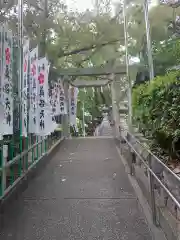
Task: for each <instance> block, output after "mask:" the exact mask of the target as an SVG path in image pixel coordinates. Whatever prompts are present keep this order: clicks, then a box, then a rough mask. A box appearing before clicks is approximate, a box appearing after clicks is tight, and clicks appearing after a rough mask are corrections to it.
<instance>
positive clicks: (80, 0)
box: [65, 0, 93, 12]
mask: <svg viewBox="0 0 180 240" xmlns="http://www.w3.org/2000/svg"><path fill="white" fill-rule="evenodd" d="M92 1H93V0H65V2H66V4H67V5H68V8H69V10H73V11H74V10H78V12H83V11H85V10H86V9H87V8H89V9H92V8H93V4H92Z"/></svg>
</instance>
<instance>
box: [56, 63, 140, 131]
mask: <svg viewBox="0 0 180 240" xmlns="http://www.w3.org/2000/svg"><path fill="white" fill-rule="evenodd" d="M142 69H144V67H143V66H142V65H140V64H133V65H130V66H129V77H130V79H135V76H136V74H137V72H138V71H140V70H142ZM58 76H59V77H63V79H64V82H65V92H66V93H65V94H66V97H68V96H67V93H68V88H69V85H72V86H74V87H78V88H85V87H102V86H106V85H107V84H111V93H112V112H113V118H114V120H115V122H117V123H118V122H119V118H120V115H119V114H120V113H126V114H127V112H128V108H127V107H125V106H124V105H121V103H123V102H124V97H125V95H126V94H125V93H126V89H124V91H122V89H121V87H122V84H123V82H122V79H124V78H125V76H126V65H120V66H117V67H112V66H103V67H89V68H68V69H58ZM83 76H84V77H92V76H105V78H103V79H97V80H82V79H77V77H83ZM73 78H74V79H73ZM123 85H124V84H123ZM127 87H128V86H127ZM122 95H123V96H122ZM65 122H68V119H66V120H65ZM66 131H67V134H68V135H69V123H68V129H66ZM117 131H118V130H117Z"/></svg>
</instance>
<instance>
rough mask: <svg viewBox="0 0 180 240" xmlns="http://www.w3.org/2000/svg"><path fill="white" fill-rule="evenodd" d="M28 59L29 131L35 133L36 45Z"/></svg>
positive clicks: (36, 96) (36, 112)
mask: <svg viewBox="0 0 180 240" xmlns="http://www.w3.org/2000/svg"><path fill="white" fill-rule="evenodd" d="M29 59H30V63H29V64H30V68H29V69H30V74H29V96H30V108H29V132H30V133H37V132H38V124H37V115H38V108H37V104H38V88H37V87H38V84H37V83H38V47H36V48H34V49H33V50H32V51H31V52H30V53H29Z"/></svg>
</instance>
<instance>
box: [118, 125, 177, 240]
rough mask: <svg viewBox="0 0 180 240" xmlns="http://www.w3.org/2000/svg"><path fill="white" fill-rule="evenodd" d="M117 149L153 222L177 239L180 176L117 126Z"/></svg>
mask: <svg viewBox="0 0 180 240" xmlns="http://www.w3.org/2000/svg"><path fill="white" fill-rule="evenodd" d="M119 140H120V141H119V142H118V144H119V146H120V151H121V154H122V156H124V157H125V159H126V160H127V163H128V166H129V169H130V174H131V175H132V176H134V177H135V178H136V180H137V182H138V184H139V186H140V188H141V190H142V192H143V194H144V196H145V198H146V199H147V201H148V203H149V205H150V206H151V211H152V219H153V223H154V224H155V225H156V226H160V227H161V228H162V230H163V231H164V233H165V235H166V237H167V239H180V177H178V176H177V175H176V174H175V173H174V172H173V171H171V170H170V169H169V168H168V167H167V166H166V165H165V164H164V163H163V162H162V161H161V160H160V159H159V158H157V157H156V156H155V155H154V154H153V153H152V152H151V151H150V150H149V149H148V148H147V147H146V146H144V144H142V143H141V142H140V141H139V140H138V139H137V138H136V137H134V136H133V135H132V134H130V133H129V132H128V131H127V130H123V129H120V139H119Z"/></svg>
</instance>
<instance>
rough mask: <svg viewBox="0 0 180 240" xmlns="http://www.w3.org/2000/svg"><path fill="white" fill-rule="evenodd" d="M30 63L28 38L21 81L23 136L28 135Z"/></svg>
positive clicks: (24, 50) (24, 51)
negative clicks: (28, 79)
mask: <svg viewBox="0 0 180 240" xmlns="http://www.w3.org/2000/svg"><path fill="white" fill-rule="evenodd" d="M28 64H29V40H27V41H26V42H25V44H24V46H23V79H22V83H21V88H22V90H21V91H22V103H21V104H22V136H25V137H27V132H28V125H27V116H28V115H27V111H28V109H27V104H28V99H27V95H28V82H27V78H28Z"/></svg>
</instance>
